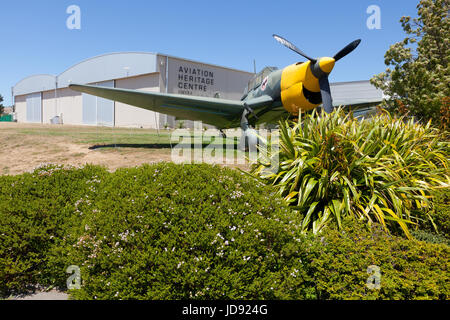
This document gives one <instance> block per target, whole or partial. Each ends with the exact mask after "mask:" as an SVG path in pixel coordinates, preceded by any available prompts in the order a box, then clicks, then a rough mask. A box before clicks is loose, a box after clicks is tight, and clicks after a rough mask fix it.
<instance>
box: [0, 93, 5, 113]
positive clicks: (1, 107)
mask: <svg viewBox="0 0 450 320" xmlns="http://www.w3.org/2000/svg"><path fill="white" fill-rule="evenodd" d="M2 102H3V97H2V95H1V94H0V116H1V115H2V114H3V112H4V111H5V107H4V106H3V104H2Z"/></svg>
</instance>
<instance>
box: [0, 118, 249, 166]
mask: <svg viewBox="0 0 450 320" xmlns="http://www.w3.org/2000/svg"><path fill="white" fill-rule="evenodd" d="M169 134H170V132H167V131H162V132H157V131H156V130H150V129H125V128H98V127H86V126H69V125H64V126H55V125H40V124H23V123H4V122H2V123H0V142H1V143H0V175H5V174H6V175H15V174H20V173H24V172H29V171H33V170H34V168H36V167H38V166H40V165H42V164H49V163H52V164H62V165H73V166H81V165H84V164H95V165H102V166H105V167H107V168H108V169H110V170H115V169H117V168H121V167H134V166H138V165H141V164H144V163H155V162H158V161H171V154H172V150H171V148H170V135H169ZM115 144H118V145H119V147H116V148H114V147H108V148H97V149H92V147H94V146H99V145H100V146H104V145H108V146H110V145H115ZM231 166H234V167H240V168H243V169H247V167H248V166H247V165H231Z"/></svg>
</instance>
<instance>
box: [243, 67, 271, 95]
mask: <svg viewBox="0 0 450 320" xmlns="http://www.w3.org/2000/svg"><path fill="white" fill-rule="evenodd" d="M275 70H278V68H277V67H265V68H264V69H262V70H261V71H260V72H258V73H257V74H256V75H255V76H254V77H253V78H251V79H250V81H249V82H248V86H247V87H246V88H245V92H244V94H247V93H248V92H249V91H250V90H253V89H256V88H258V87H259V86H260V85H261V83H262V82H263V80H264V78H265V77H267V76H268V75H269V74H270V73H272V72H273V71H275Z"/></svg>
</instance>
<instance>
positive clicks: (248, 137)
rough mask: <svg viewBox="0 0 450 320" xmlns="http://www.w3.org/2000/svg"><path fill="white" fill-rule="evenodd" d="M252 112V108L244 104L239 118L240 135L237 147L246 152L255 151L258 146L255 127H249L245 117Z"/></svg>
mask: <svg viewBox="0 0 450 320" xmlns="http://www.w3.org/2000/svg"><path fill="white" fill-rule="evenodd" d="M252 113H253V110H252V109H251V108H249V107H248V106H246V108H245V110H244V112H243V113H242V118H241V129H242V136H241V140H240V142H239V149H240V150H243V151H248V152H256V151H257V146H258V134H257V133H256V130H255V129H253V128H251V126H250V124H249V121H248V118H247V117H248V116H249V115H250V114H252ZM255 117H256V115H255Z"/></svg>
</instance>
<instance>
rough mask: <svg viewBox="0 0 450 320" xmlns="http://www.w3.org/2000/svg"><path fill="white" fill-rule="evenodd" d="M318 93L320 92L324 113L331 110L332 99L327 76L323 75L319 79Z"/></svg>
mask: <svg viewBox="0 0 450 320" xmlns="http://www.w3.org/2000/svg"><path fill="white" fill-rule="evenodd" d="M319 84H320V93H321V94H322V103H323V109H324V110H325V112H326V113H331V112H333V99H332V98H331V89H330V82H329V81H328V77H323V78H321V79H320V80H319Z"/></svg>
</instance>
